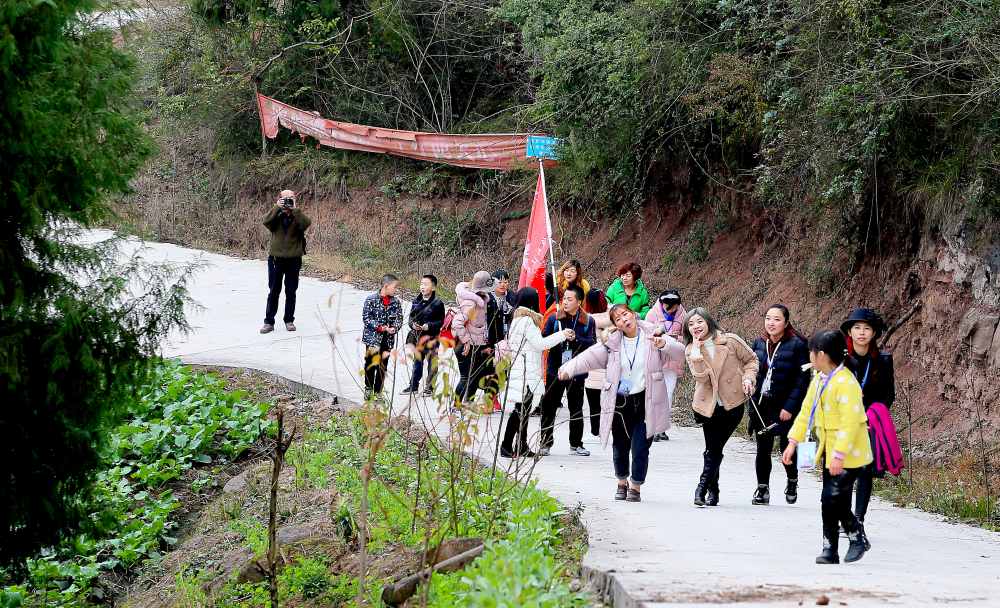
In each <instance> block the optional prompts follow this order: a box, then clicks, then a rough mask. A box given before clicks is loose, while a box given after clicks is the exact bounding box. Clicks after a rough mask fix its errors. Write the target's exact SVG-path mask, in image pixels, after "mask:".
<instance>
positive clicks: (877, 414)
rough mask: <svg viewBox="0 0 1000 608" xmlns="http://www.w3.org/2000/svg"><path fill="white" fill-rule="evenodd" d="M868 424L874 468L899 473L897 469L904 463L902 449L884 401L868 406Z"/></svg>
mask: <svg viewBox="0 0 1000 608" xmlns="http://www.w3.org/2000/svg"><path fill="white" fill-rule="evenodd" d="M868 425H869V427H871V432H872V439H873V445H872V449H873V450H874V452H875V453H874V454H873V456H874V457H875V463H874V464H875V467H876V469H878V470H879V471H889V472H890V473H892V474H893V475H899V470H900V469H902V468H903V467H904V466H906V463H905V462H903V451H902V450H900V449H899V439H897V438H896V425H895V424H893V422H892V416H890V415H889V408H887V407H886V406H885V404H884V403H873V404H871V406H870V407H869V408H868Z"/></svg>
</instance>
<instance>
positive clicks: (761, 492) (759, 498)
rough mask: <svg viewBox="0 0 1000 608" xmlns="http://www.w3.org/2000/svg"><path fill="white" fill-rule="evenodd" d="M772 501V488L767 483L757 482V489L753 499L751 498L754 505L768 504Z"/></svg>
mask: <svg viewBox="0 0 1000 608" xmlns="http://www.w3.org/2000/svg"><path fill="white" fill-rule="evenodd" d="M770 502H771V490H770V488H768V487H767V484H764V483H759V484H757V491H756V492H754V493H753V499H751V500H750V504H752V505H766V504H770Z"/></svg>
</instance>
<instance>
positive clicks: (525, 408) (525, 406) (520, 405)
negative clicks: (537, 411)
mask: <svg viewBox="0 0 1000 608" xmlns="http://www.w3.org/2000/svg"><path fill="white" fill-rule="evenodd" d="M532 401H534V399H532ZM530 409H531V401H525V400H524V399H522V400H520V401H518V402H517V403H515V404H514V411H512V412H511V413H510V416H508V417H507V428H506V429H505V430H504V434H503V443H502V444H501V446H502V447H504V448H506V449H508V450H510V451H511V452H514V453H516V454H526V453H527V452H528V412H529V410H530ZM515 437H517V449H516V450H515V449H514V438H515Z"/></svg>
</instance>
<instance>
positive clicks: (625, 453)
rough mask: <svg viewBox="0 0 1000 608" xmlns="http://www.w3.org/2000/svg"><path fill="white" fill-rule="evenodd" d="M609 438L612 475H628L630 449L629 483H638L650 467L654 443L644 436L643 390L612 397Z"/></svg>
mask: <svg viewBox="0 0 1000 608" xmlns="http://www.w3.org/2000/svg"><path fill="white" fill-rule="evenodd" d="M611 441H612V452H611V453H612V458H613V459H614V462H615V476H617V477H618V479H628V476H629V475H628V473H629V452H631V453H632V483H634V484H635V485H637V486H641V485H642V484H643V482H644V481H646V471H647V470H648V469H649V446H651V445H653V440H652V439H650V438H648V437H646V391H643V392H641V393H639V394H637V395H629V396H628V397H618V398H617V399H616V400H615V419H614V422H612V423H611Z"/></svg>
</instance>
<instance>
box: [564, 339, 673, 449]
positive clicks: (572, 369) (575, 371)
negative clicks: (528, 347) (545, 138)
mask: <svg viewBox="0 0 1000 608" xmlns="http://www.w3.org/2000/svg"><path fill="white" fill-rule="evenodd" d="M637 323H638V324H639V327H640V328H641V329H642V331H643V332H645V333H646V334H647V335H652V334H653V332H654V331H655V330H656V326H655V325H650V324H649V323H646V322H645V321H638V320H637ZM622 335H623V334H622V332H620V331H616V332H614V333H612V334H611V336H610V337H609V338H608V341H607V343H602V342H601V341H600V340H598V342H597V344H595V345H593V346H591V347H590V348H588V349H587V350H585V351H583V352H582V353H580V354H579V355H577V356H576V357H574V358H572V359H570V360H569V361H567V362H566V363H564V364H563V365H562V367H560V368H559V371H560V372H566V373H567V374H569V375H570V376H571V377H572V376H576V375H579V374H582V373H584V372H589V371H591V370H595V369H604V370H605V372H606V373H605V376H604V382H602V383H601V447H603V448H607V447H608V437H610V436H611V423H612V422H613V421H614V417H615V398H616V397H617V396H618V381H619V380H621V376H622V359H621V356H622V355H621V348H622ZM665 338H666V340H667V345H666V347H665V348H664V349H663V350H660V349H658V348H656V346H654V345H653V342H652V340H645V343H646V353H645V355H646V359H645V361H644V363H645V369H646V437H652V436H653V435H656V434H659V433H662V432H663V431H666V430H667V429H669V428H670V399H669V397H668V396H667V386H666V384H664V382H663V365H664V364H665V363H667V362H668V361H684V345H683V344H681V343H680V342H678V341H677V340H674V339H673V338H671V337H669V336H665Z"/></svg>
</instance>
